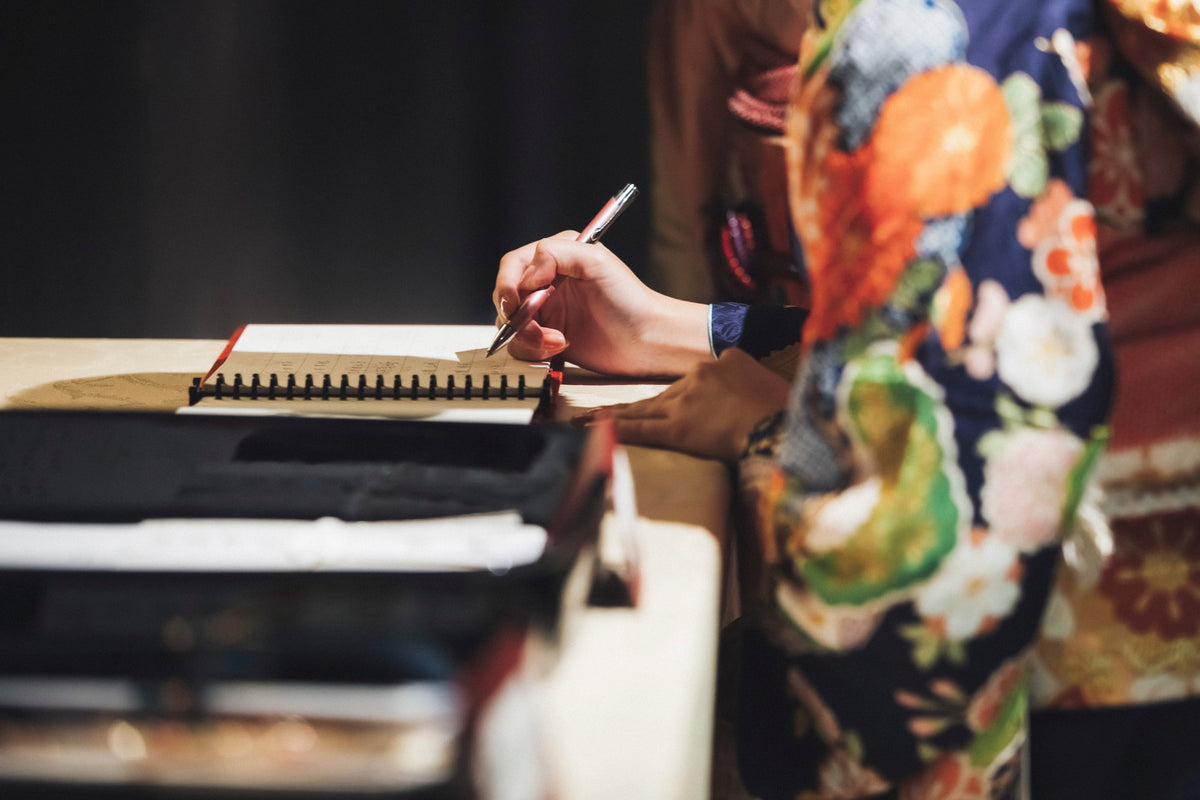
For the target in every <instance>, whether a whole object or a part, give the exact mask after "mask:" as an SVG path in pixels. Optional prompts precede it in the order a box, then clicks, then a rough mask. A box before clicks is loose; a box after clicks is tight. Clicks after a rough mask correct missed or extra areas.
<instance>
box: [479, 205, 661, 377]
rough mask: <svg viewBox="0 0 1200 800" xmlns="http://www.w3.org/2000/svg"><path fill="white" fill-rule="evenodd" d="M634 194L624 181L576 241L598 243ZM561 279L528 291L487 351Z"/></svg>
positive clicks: (520, 322)
mask: <svg viewBox="0 0 1200 800" xmlns="http://www.w3.org/2000/svg"><path fill="white" fill-rule="evenodd" d="M637 194H638V189H637V187H636V186H634V185H633V184H632V183H628V184H626V185H625V188H624V189H622V190H621V191H619V192H617V193H616V194H615V195H613V196H612V197H611V198H609V200H608V202H607V203H605V204H604V208H602V209H600V212H599V213H598V214H596V216H595V217H593V218H592V221H591V222H589V223H588V225H587V227H586V228H584V229H583V231H582V232H581V233H580V234H579V236H578V237H577V238H576V239H575V241H577V242H584V243H585V244H592V243H593V242H598V241H599V240H600V237H601V236H603V235H604V232H605V231H606V230H608V226H609V225H612V224H613V221H614V220H615V219H616V218H617V217H619V216H620V215H621V212H622V211H624V210H625V208H626V206H628V205H629V204H630V203H631V202H633V198H635V197H637ZM560 278H561V276H559V278H555V279H554V281H553V282H551V283H550V284H549V285H547V286H543V287H542V288H540V289H535V290H534V291H532V292H530V293H529V296H527V297H526V298H525V301H524V302H523V303H521V305H520V306H519V307H518V308H517V310H516V311H514V312H513V313H512V316H511V317H509V318H508V319H507V320H506V321H505V323H504V324H503V325H502V326H501V327H500V331H499V332H498V333H497V334H496V338H495V339H494V340H493V341H492V346H491V347H489V348H488V351H487V354H488V355H489V356H490V355H492V354H493V353H495V352H496V351H497V350H499V349H500V348H501V347H503V346H504V345H505V344H506V343H507V342H508V340H509V339H511V338H512V337H513V334H515V333H516V332H517V331H519V330H521V328H522V327H524V326H525V323H527V322H529V320H531V319H533V317H534V315H535V314H537V312H538V310H539V309H540V308H541V307H542V304H543V303H545V302H546V300H548V299H549V297H550V295H551V294H553V293H554V287H555V286H556V285H557V284H558V281H559V279H560Z"/></svg>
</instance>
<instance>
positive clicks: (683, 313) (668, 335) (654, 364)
mask: <svg viewBox="0 0 1200 800" xmlns="http://www.w3.org/2000/svg"><path fill="white" fill-rule="evenodd" d="M642 322H643V324H642V325H641V326H640V329H639V331H638V336H637V338H638V341H639V344H640V346H641V347H642V348H643V352H644V353H645V354H646V356H647V366H648V370H647V371H648V372H653V373H658V374H664V375H683V374H685V373H687V372H690V371H691V370H692V369H693V368H695V367H696V366H697V365H698V364H702V363H705V362H709V361H712V360H713V354H712V348H711V345H710V342H709V332H708V305H707V304H704V303H693V302H689V301H687V300H677V299H675V298H672V297H666V296H663V297H662V298H661V302H660V304H659V306H658V309H657V313H655V314H653V315H649V316H647V317H644V318H643V319H642Z"/></svg>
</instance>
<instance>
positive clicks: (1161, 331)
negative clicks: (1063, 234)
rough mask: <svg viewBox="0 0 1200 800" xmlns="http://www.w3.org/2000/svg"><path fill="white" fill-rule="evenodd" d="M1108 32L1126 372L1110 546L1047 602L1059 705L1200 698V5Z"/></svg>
mask: <svg viewBox="0 0 1200 800" xmlns="http://www.w3.org/2000/svg"><path fill="white" fill-rule="evenodd" d="M1105 22H1106V23H1107V26H1108V30H1107V31H1104V33H1105V34H1106V35H1105V36H1104V37H1097V38H1095V39H1093V40H1091V41H1089V42H1088V43H1087V44H1086V46H1085V48H1084V52H1085V53H1086V59H1084V61H1085V62H1086V63H1087V64H1089V65H1090V71H1089V81H1088V83H1089V89H1090V91H1091V95H1092V97H1093V98H1094V102H1095V107H1094V113H1093V115H1092V159H1091V165H1090V177H1091V195H1092V200H1093V202H1094V204H1095V207H1096V218H1097V220H1098V222H1099V226H1098V237H1099V242H1100V261H1101V266H1102V271H1103V275H1104V284H1105V289H1106V292H1107V293H1108V297H1109V301H1110V302H1109V308H1110V311H1111V314H1112V318H1111V321H1110V330H1111V333H1112V339H1113V343H1114V346H1115V350H1116V357H1117V365H1118V375H1119V376H1120V380H1119V382H1118V391H1117V396H1116V399H1115V403H1114V409H1113V415H1112V427H1113V437H1112V441H1111V444H1110V447H1109V450H1108V452H1107V453H1106V454H1105V455H1104V458H1103V459H1102V461H1101V464H1100V467H1099V470H1098V477H1099V481H1100V485H1101V486H1102V488H1103V494H1102V495H1101V496H1100V498H1099V503H1100V508H1101V509H1102V510H1103V511H1104V518H1103V519H1102V520H1100V525H1099V530H1098V531H1097V532H1098V533H1099V534H1100V539H1099V541H1100V543H1101V544H1105V545H1109V546H1108V547H1105V548H1104V552H1099V551H1097V550H1096V548H1094V547H1092V548H1090V549H1081V550H1079V551H1075V550H1073V549H1070V548H1069V549H1068V551H1067V553H1068V555H1069V556H1074V557H1073V558H1069V559H1068V560H1067V563H1066V564H1065V565H1064V566H1065V568H1064V569H1062V570H1061V571H1060V573H1059V578H1058V582H1057V585H1056V587H1055V590H1054V592H1053V594H1052V595H1051V599H1050V602H1049V607H1048V611H1047V614H1046V618H1045V623H1044V625H1043V629H1042V634H1041V637H1040V638H1039V642H1038V646H1037V651H1036V660H1035V670H1034V673H1033V674H1034V683H1033V687H1034V700H1035V704H1036V705H1037V706H1040V707H1046V708H1053V709H1065V708H1096V707H1101V706H1121V705H1128V704H1146V703H1152V702H1158V701H1165V700H1177V699H1182V698H1189V697H1191V698H1200V365H1198V364H1197V359H1196V353H1198V352H1200V307H1198V306H1197V303H1196V301H1195V298H1196V297H1198V296H1200V163H1198V161H1200V158H1198V157H1197V155H1196V154H1200V128H1198V126H1197V123H1198V122H1200V8H1198V6H1197V4H1195V3H1191V2H1186V3H1185V2H1174V3H1167V2H1145V1H1140V2H1133V0H1112V2H1111V3H1110V4H1109V5H1108V8H1107V13H1106V14H1105ZM1114 43H1115V44H1116V45H1118V46H1119V49H1118V48H1117V47H1114ZM1149 387H1152V388H1153V395H1152V396H1151V395H1150V393H1149V392H1148V391H1147V389H1148V388H1149ZM1148 411H1149V413H1148ZM1105 528H1107V530H1105ZM1083 541H1086V540H1081V542H1080V543H1081V544H1082V543H1083ZM1103 556H1106V557H1103Z"/></svg>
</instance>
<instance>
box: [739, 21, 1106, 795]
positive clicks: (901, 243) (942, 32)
mask: <svg viewBox="0 0 1200 800" xmlns="http://www.w3.org/2000/svg"><path fill="white" fill-rule="evenodd" d="M814 18H815V19H814V23H813V25H812V26H811V28H810V29H809V32H808V34H807V35H806V39H805V41H804V43H803V46H802V50H801V55H800V62H799V66H800V70H801V77H802V80H801V84H800V86H799V87H798V91H797V92H796V94H795V95H794V98H793V100H792V103H791V106H790V109H789V128H788V136H789V147H790V150H789V159H788V170H789V182H788V188H789V193H790V197H789V207H790V209H791V214H792V221H793V225H794V229H795V231H796V233H797V235H798V238H799V241H800V243H801V246H802V249H803V257H804V264H805V267H806V269H807V271H808V274H809V278H810V283H811V292H812V302H811V308H810V314H809V316H808V318H807V320H806V322H805V328H804V336H803V347H804V356H805V357H804V359H803V361H802V367H801V370H800V374H799V376H798V377H797V380H796V384H795V389H794V392H793V397H792V403H791V407H790V409H789V411H788V413H787V415H786V416H785V417H784V418H783V419H782V420H781V421H780V424H778V425H766V426H764V427H763V428H762V430H761V435H759V436H756V437H755V438H754V440H753V441H752V442H751V447H750V449H749V450H748V452H747V455H746V457H745V458H744V459H743V460H742V462H741V465H740V478H741V483H742V488H743V497H744V498H745V501H746V504H747V507H748V510H749V512H750V516H751V518H752V520H753V536H754V538H755V543H756V545H757V550H758V552H757V558H756V559H752V561H753V562H754V563H757V564H760V565H761V570H760V574H759V575H758V576H757V577H758V582H757V584H756V585H755V586H754V590H753V591H752V593H751V595H750V597H751V598H753V599H754V600H756V601H757V602H756V603H755V604H754V606H753V607H752V608H751V609H749V615H748V616H750V617H751V618H753V619H756V620H758V621H759V622H761V624H762V630H763V631H765V636H764V637H763V638H762V639H761V640H760V642H759V645H758V646H754V647H752V648H751V650H753V652H754V653H757V655H752V656H751V658H752V659H753V658H758V659H759V662H758V663H759V664H760V666H763V667H764V668H763V669H761V670H750V666H749V664H748V665H747V670H748V672H747V679H746V680H745V681H743V683H742V686H741V691H742V692H743V698H742V700H743V705H744V706H747V707H750V706H754V705H755V703H756V702H757V701H756V698H771V699H770V700H769V701H765V700H764V701H763V702H762V703H761V704H760V705H762V707H764V708H770V709H773V710H772V711H771V712H770V713H769V714H766V715H764V716H763V717H761V718H743V722H744V723H746V724H743V726H742V730H741V731H740V733H739V735H740V738H741V743H740V747H741V751H742V752H741V755H742V764H743V769H744V771H743V779H744V780H745V782H746V784H747V788H748V789H749V790H750V791H751V792H753V793H754V794H755V795H756V796H759V797H763V798H773V797H801V798H805V797H820V798H835V797H836V798H851V797H868V796H872V795H875V794H878V793H881V792H887V791H891V792H894V793H895V794H896V795H897V796H899V797H902V798H914V799H915V798H922V799H924V798H943V797H945V798H949V797H954V798H964V797H972V798H974V797H1008V796H1015V793H1016V792H1017V791H1018V787H1019V785H1020V764H1021V758H1020V756H1021V751H1022V747H1023V745H1024V737H1025V719H1026V711H1027V703H1028V689H1027V681H1026V670H1027V665H1028V655H1029V648H1030V645H1031V643H1032V641H1033V639H1034V636H1035V634H1036V632H1037V629H1038V624H1039V621H1040V619H1041V616H1042V612H1043V609H1044V607H1045V604H1046V599H1047V596H1048V594H1049V592H1050V588H1051V585H1052V581H1053V578H1054V572H1055V565H1056V562H1057V560H1058V551H1059V543H1060V541H1061V540H1062V538H1063V537H1065V536H1068V535H1070V534H1071V533H1072V531H1073V529H1074V527H1075V519H1076V515H1077V510H1078V508H1079V506H1080V503H1081V501H1082V499H1083V497H1084V495H1085V490H1086V488H1087V486H1088V482H1089V475H1090V473H1091V471H1092V468H1093V466H1094V464H1095V461H1096V458H1097V456H1098V453H1099V451H1100V450H1101V449H1102V446H1103V441H1104V434H1105V429H1104V428H1103V427H1102V423H1103V421H1104V419H1105V417H1106V414H1107V405H1108V398H1109V392H1110V383H1111V377H1112V375H1111V358H1110V351H1109V348H1108V343H1107V338H1106V335H1105V332H1104V321H1105V317H1106V311H1105V297H1104V292H1103V290H1102V289H1101V286H1100V281H1099V267H1098V263H1097V255H1096V252H1097V251H1096V240H1095V235H1094V234H1095V226H1094V219H1093V212H1092V206H1091V204H1090V203H1089V202H1088V201H1087V199H1085V198H1086V187H1085V179H1086V162H1085V157H1084V152H1085V147H1084V138H1085V128H1084V125H1083V122H1084V111H1083V103H1084V97H1085V96H1086V87H1085V86H1084V84H1083V82H1082V79H1081V72H1080V69H1079V61H1078V57H1077V54H1078V49H1077V47H1076V46H1075V43H1076V42H1078V41H1082V40H1084V39H1086V37H1087V36H1088V35H1089V34H1090V33H1091V28H1092V25H1093V15H1092V7H1091V4H1090V2H1088V1H1087V0H1010V1H1009V2H1005V3H996V2H993V1H992V0H959V2H951V0H857V1H856V0H825V2H816V3H814ZM753 638H754V637H750V639H751V640H753ZM771 653H774V654H776V657H775V658H774V660H772V656H771V655H770V654H771ZM780 698H786V705H784V706H781V700H780ZM771 704H773V705H771ZM781 709H782V710H781ZM764 754H766V755H764ZM755 764H759V765H761V766H762V768H761V769H758V770H756V769H754V765H755Z"/></svg>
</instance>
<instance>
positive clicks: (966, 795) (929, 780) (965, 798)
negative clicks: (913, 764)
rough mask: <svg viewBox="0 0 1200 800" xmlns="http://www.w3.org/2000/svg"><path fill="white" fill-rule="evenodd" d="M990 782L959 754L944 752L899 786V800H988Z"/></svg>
mask: <svg viewBox="0 0 1200 800" xmlns="http://www.w3.org/2000/svg"><path fill="white" fill-rule="evenodd" d="M989 785H990V782H989V781H988V779H987V776H986V775H984V774H983V773H982V772H981V771H979V770H977V769H975V768H973V767H972V766H971V762H970V761H969V760H968V759H967V757H966V756H965V755H963V754H962V753H947V754H946V755H944V756H941V757H940V758H939V759H938V760H937V761H935V762H933V764H931V765H930V766H929V767H928V768H927V769H926V770H924V771H923V772H922V773H921V774H920V776H918V777H917V778H915V779H914V780H910V781H905V783H904V784H903V785H902V786H901V787H900V798H901V800H987V798H989V797H991V796H992V795H991V792H990V791H989V790H988V787H989Z"/></svg>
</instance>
